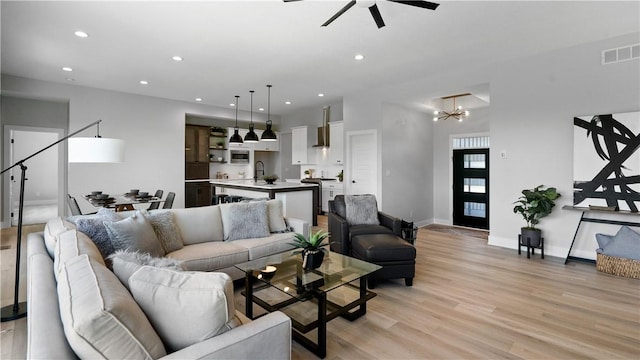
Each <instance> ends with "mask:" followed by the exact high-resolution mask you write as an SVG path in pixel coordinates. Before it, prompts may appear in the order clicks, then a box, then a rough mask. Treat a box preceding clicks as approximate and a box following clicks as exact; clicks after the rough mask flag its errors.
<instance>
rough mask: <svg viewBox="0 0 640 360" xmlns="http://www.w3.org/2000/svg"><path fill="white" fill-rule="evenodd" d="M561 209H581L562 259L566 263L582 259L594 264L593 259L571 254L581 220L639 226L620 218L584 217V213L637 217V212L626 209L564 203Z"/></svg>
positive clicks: (636, 223)
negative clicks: (571, 238)
mask: <svg viewBox="0 0 640 360" xmlns="http://www.w3.org/2000/svg"><path fill="white" fill-rule="evenodd" d="M562 210H572V211H582V215H580V221H578V226H577V227H576V232H575V233H574V234H573V240H571V246H569V251H568V252H567V257H566V258H565V259H564V263H565V264H566V263H567V262H569V260H575V261H583V262H588V263H592V264H595V262H596V261H595V260H592V259H585V258H581V257H577V256H571V249H572V248H573V243H574V242H575V241H576V237H577V236H578V231H579V230H580V225H581V224H582V223H583V222H591V223H600V224H611V225H621V226H624V225H626V226H640V222H637V221H621V220H608V219H599V218H595V217H585V214H587V213H589V214H598V213H600V214H603V213H604V214H615V215H632V216H635V217H637V216H638V213H637V212H632V211H627V210H619V211H608V210H595V209H590V208H587V207H578V206H571V205H565V206H563V207H562Z"/></svg>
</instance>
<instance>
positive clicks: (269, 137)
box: [260, 85, 277, 141]
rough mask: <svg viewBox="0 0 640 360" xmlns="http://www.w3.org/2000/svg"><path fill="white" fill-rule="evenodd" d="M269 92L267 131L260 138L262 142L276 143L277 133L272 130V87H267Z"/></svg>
mask: <svg viewBox="0 0 640 360" xmlns="http://www.w3.org/2000/svg"><path fill="white" fill-rule="evenodd" d="M267 91H268V94H269V95H268V96H269V97H268V99H269V101H268V102H267V129H266V130H265V131H264V132H263V133H262V137H261V138H260V140H263V141H276V140H277V138H276V133H274V132H273V130H272V129H271V125H272V124H273V123H272V122H271V85H267Z"/></svg>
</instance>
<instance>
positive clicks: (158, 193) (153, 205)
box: [147, 190, 164, 210]
mask: <svg viewBox="0 0 640 360" xmlns="http://www.w3.org/2000/svg"><path fill="white" fill-rule="evenodd" d="M162 194H164V191H163V190H156V193H155V195H153V196H155V197H157V198H158V199H161V198H162ZM159 207H160V202H159V201H158V202H152V203H151V205H149V208H148V209H147V210H155V209H157V208H159Z"/></svg>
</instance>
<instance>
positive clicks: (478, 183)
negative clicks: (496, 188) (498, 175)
mask: <svg viewBox="0 0 640 360" xmlns="http://www.w3.org/2000/svg"><path fill="white" fill-rule="evenodd" d="M453 225H459V226H466V227H473V228H478V229H489V149H463V150H453Z"/></svg>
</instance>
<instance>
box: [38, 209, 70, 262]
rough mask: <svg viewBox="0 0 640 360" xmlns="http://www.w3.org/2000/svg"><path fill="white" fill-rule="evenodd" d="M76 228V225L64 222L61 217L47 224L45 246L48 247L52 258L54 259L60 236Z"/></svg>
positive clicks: (45, 227)
mask: <svg viewBox="0 0 640 360" xmlns="http://www.w3.org/2000/svg"><path fill="white" fill-rule="evenodd" d="M75 228H76V226H75V225H74V224H72V223H70V222H68V221H66V220H62V218H61V217H57V218H55V219H51V220H49V221H47V224H46V225H45V226H44V244H45V246H46V247H47V252H48V253H49V256H51V258H53V256H54V254H55V248H56V242H57V241H58V235H60V234H62V233H63V232H65V231H67V230H70V229H75Z"/></svg>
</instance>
